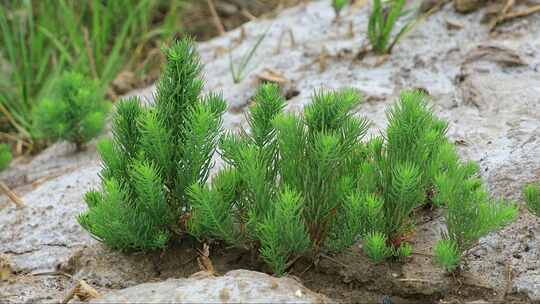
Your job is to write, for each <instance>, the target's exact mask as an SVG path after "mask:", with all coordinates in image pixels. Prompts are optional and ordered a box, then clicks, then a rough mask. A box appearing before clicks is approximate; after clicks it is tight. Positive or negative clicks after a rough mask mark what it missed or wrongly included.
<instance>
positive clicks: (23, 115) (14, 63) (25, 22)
mask: <svg viewBox="0 0 540 304" xmlns="http://www.w3.org/2000/svg"><path fill="white" fill-rule="evenodd" d="M44 2H45V1H43V2H41V3H36V5H33V4H32V2H31V1H4V3H3V4H2V9H1V10H0V30H1V32H0V45H1V46H2V47H1V48H0V68H1V71H2V72H1V73H0V131H2V132H16V133H18V136H17V140H20V141H22V142H23V143H24V144H25V147H27V148H31V139H32V137H33V136H32V133H33V129H32V125H33V123H32V119H31V117H32V115H31V113H32V109H33V107H34V104H35V103H36V98H37V97H39V96H42V94H43V92H46V89H47V86H48V84H49V83H50V80H51V79H54V78H55V76H57V75H58V73H59V71H60V70H61V69H62V68H63V67H64V66H65V65H66V60H65V58H63V56H60V55H59V54H57V53H56V52H55V51H54V47H53V44H52V42H51V41H50V40H49V39H48V38H47V37H46V36H45V35H43V34H42V33H41V31H40V30H39V28H40V26H51V27H52V26H53V25H54V24H55V23H56V20H55V17H54V15H53V12H54V10H55V8H54V5H46V4H45V3H44Z"/></svg>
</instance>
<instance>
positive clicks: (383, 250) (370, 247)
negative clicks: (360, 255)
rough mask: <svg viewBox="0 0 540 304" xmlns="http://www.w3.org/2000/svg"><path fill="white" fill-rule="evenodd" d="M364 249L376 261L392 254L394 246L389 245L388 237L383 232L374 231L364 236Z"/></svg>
mask: <svg viewBox="0 0 540 304" xmlns="http://www.w3.org/2000/svg"><path fill="white" fill-rule="evenodd" d="M363 248H364V251H365V252H366V254H367V256H368V257H369V258H370V259H371V260H372V261H374V262H375V263H379V262H382V261H383V260H384V259H386V258H388V257H389V256H391V255H392V248H390V247H388V244H387V237H386V235H384V234H383V233H381V232H372V233H369V234H367V235H366V236H365V238H364V246H363Z"/></svg>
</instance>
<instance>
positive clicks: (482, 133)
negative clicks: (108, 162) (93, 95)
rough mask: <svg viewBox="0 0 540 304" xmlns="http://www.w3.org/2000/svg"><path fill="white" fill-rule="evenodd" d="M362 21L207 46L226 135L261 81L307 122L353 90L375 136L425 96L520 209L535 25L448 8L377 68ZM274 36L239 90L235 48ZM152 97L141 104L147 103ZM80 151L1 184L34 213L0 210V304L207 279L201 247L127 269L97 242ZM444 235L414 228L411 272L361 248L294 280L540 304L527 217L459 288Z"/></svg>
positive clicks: (324, 17)
mask: <svg viewBox="0 0 540 304" xmlns="http://www.w3.org/2000/svg"><path fill="white" fill-rule="evenodd" d="M368 11H369V8H368V5H366V6H364V7H360V8H358V9H357V10H354V11H352V10H349V11H347V12H345V14H344V16H343V18H342V20H341V22H340V23H339V24H337V23H335V22H334V15H333V12H332V10H331V8H330V6H329V3H328V1H321V2H314V3H312V4H309V5H307V6H298V7H295V8H292V9H289V10H287V11H285V12H283V13H282V14H280V15H279V16H278V17H277V18H276V19H275V20H260V21H255V22H252V23H249V24H247V25H245V26H244V30H240V29H239V30H235V31H232V32H230V33H228V34H227V35H225V36H223V37H220V38H217V39H213V40H211V41H209V42H206V43H202V44H201V45H200V52H201V55H202V57H203V61H204V62H205V63H206V67H205V76H206V84H207V89H211V90H217V91H221V92H223V95H224V96H225V98H226V99H227V100H228V102H229V110H228V112H227V113H226V115H225V118H224V123H225V126H226V127H227V128H229V129H235V128H238V127H240V126H242V125H245V111H246V107H247V106H248V104H249V102H250V98H251V96H253V94H254V92H255V90H256V87H257V84H258V83H259V82H260V80H259V77H258V76H257V75H262V74H264V73H265V72H266V73H268V72H269V71H270V72H273V73H278V74H280V75H281V77H282V78H284V79H286V80H287V82H286V83H285V84H284V93H286V95H287V96H288V107H287V108H288V110H290V111H301V110H302V108H303V106H304V105H305V104H307V103H309V101H310V96H311V94H312V93H313V91H314V90H315V89H318V88H321V87H322V88H329V89H335V88H341V87H345V86H350V87H354V88H357V89H359V90H360V91H361V92H362V93H363V95H364V98H365V102H364V103H363V104H362V105H361V106H359V107H358V109H357V113H358V115H363V116H366V117H368V118H369V119H370V120H371V121H372V122H373V124H374V128H373V130H374V132H378V131H377V130H380V129H383V128H384V122H385V120H386V119H385V114H384V113H385V109H387V107H388V106H389V105H391V104H392V102H393V101H394V100H395V98H396V96H397V95H398V93H399V91H400V90H401V89H405V88H422V89H425V90H427V91H428V92H429V93H430V95H431V96H432V99H433V106H434V109H435V111H436V112H437V114H438V115H440V116H442V117H444V118H446V119H448V121H449V123H450V132H449V135H450V137H451V139H452V140H455V142H456V144H458V145H459V150H460V153H461V154H462V156H463V157H464V158H465V159H470V160H475V161H477V162H479V164H480V166H481V169H482V175H483V177H484V178H485V180H486V182H487V184H488V185H489V189H490V191H491V192H492V194H493V195H502V196H504V197H506V198H507V199H513V200H516V201H518V202H519V203H521V198H520V197H521V195H520V192H521V188H522V186H523V185H524V184H526V183H529V182H532V181H536V180H538V179H540V177H539V173H540V73H539V69H540V16H539V15H536V16H534V15H533V16H530V17H528V18H523V19H518V20H517V21H514V22H511V23H507V24H505V25H503V26H501V27H499V28H498V29H497V30H496V31H495V32H493V33H489V31H488V29H487V28H486V27H485V26H484V25H481V24H480V23H479V20H480V19H481V13H473V14H470V15H459V14H456V13H454V11H453V8H452V7H450V6H449V5H447V6H445V7H443V8H442V10H441V11H439V12H437V13H436V14H435V15H433V16H431V17H429V18H428V19H427V20H426V21H424V22H423V23H422V24H421V25H420V26H418V27H417V28H416V29H415V30H414V31H413V32H411V33H410V34H409V35H408V36H407V37H405V38H404V39H403V40H402V42H401V43H400V44H399V45H398V46H397V47H396V48H395V49H394V52H393V54H392V56H391V57H390V58H388V60H386V61H384V62H382V63H381V58H379V57H375V56H373V55H369V54H368V55H367V56H365V57H364V58H363V59H362V60H359V59H357V58H356V57H357V56H356V54H357V53H358V52H359V51H360V49H361V48H362V46H363V45H364V43H365V42H366V41H365V40H366V24H367V13H368ZM268 28H269V32H268V36H267V38H266V39H265V40H264V41H263V43H262V45H261V47H260V48H259V50H258V52H257V54H256V55H255V57H254V60H253V61H254V63H256V64H254V68H253V69H252V70H251V72H250V74H249V75H248V76H247V77H246V78H245V79H244V80H243V81H242V82H240V83H239V84H234V83H233V81H232V79H231V75H230V71H229V55H228V53H227V49H228V48H229V47H231V46H232V47H233V58H239V57H240V56H241V54H243V53H244V52H245V51H246V50H247V49H248V48H249V47H250V46H251V45H253V43H255V40H256V39H257V36H258V35H260V34H261V33H263V32H264V31H265V30H266V29H268ZM289 32H292V36H293V37H294V39H293V40H294V41H293V42H294V43H291V42H292V41H291V39H290V35H289ZM280 41H281V42H280ZM280 45H281V47H280ZM379 63H380V64H379ZM152 90H153V88H148V89H146V90H141V91H139V92H135V93H134V94H139V95H142V96H146V97H147V98H148V101H151V95H152V94H151V92H152ZM105 136H106V135H105ZM72 151H73V150H72V147H70V146H68V145H67V144H57V145H55V146H52V147H50V148H49V149H47V150H46V151H44V152H43V153H42V154H40V155H38V156H37V157H35V158H34V159H30V160H26V162H25V161H23V160H19V161H18V163H16V164H15V165H13V166H12V167H11V168H10V169H9V170H7V171H5V172H2V173H1V174H0V179H2V180H3V181H5V182H6V183H7V184H8V185H9V186H10V187H11V188H13V189H15V190H16V191H17V192H18V193H20V194H21V196H22V198H23V200H24V201H25V203H26V204H27V208H24V209H15V208H14V206H13V205H12V204H10V203H9V202H8V201H7V199H5V198H0V252H1V253H3V254H4V257H7V258H9V260H10V265H11V268H12V270H13V271H14V272H15V274H12V275H10V278H9V280H8V281H3V282H0V301H2V302H4V301H8V302H23V301H40V302H41V301H50V302H57V301H59V300H61V299H62V298H63V297H64V296H65V294H66V293H67V291H68V289H70V288H71V287H72V286H73V284H74V281H73V280H71V279H69V278H67V277H64V276H58V275H51V274H50V272H51V271H57V270H61V271H63V272H66V273H69V274H71V275H73V276H74V278H77V279H84V280H86V281H87V282H88V283H90V284H92V285H93V286H94V287H95V288H96V289H98V290H99V291H102V292H103V291H107V290H108V289H118V288H125V287H128V286H133V285H136V284H140V283H145V282H150V281H161V280H165V279H167V278H181V277H187V276H189V275H191V274H192V273H194V272H197V271H198V270H199V269H198V266H197V263H196V261H195V258H194V257H195V256H196V252H195V249H194V248H195V244H190V243H189V242H186V243H184V244H181V245H178V246H174V247H173V248H171V249H170V250H168V251H167V252H165V253H163V254H159V253H156V254H149V255H141V254H130V255H126V254H120V253H116V252H111V251H110V250H108V249H107V248H104V247H103V246H101V245H100V244H99V243H97V242H96V241H94V240H93V239H91V238H90V236H89V235H88V234H87V233H86V232H85V231H84V230H82V229H81V228H80V227H79V225H78V224H77V222H76V215H77V214H79V213H80V212H82V211H83V210H84V209H85V205H84V202H83V200H82V195H83V193H84V192H85V191H87V190H89V189H91V188H93V187H97V186H98V185H99V179H98V176H97V173H98V172H99V169H100V164H99V158H98V156H97V155H96V153H95V147H94V145H93V144H92V145H90V147H89V149H88V150H87V151H85V152H83V153H78V154H76V153H74V152H72ZM217 164H218V166H219V160H218V162H217ZM442 227H444V225H443V223H442V218H441V217H440V214H438V213H437V212H427V211H426V212H423V213H420V214H418V219H417V230H416V234H415V235H414V236H413V238H412V242H413V245H414V251H415V253H416V254H414V255H413V257H412V258H411V259H410V260H409V261H407V262H406V263H389V264H382V265H372V264H371V263H369V262H368V261H367V259H366V258H365V257H364V256H363V255H362V253H361V251H360V249H359V248H358V246H354V247H353V248H351V250H350V251H347V252H345V253H343V254H341V255H338V256H334V257H323V258H321V259H320V260H319V261H318V263H317V265H315V266H312V265H311V263H310V262H309V261H302V260H301V261H298V263H296V264H295V267H294V268H293V270H292V272H291V274H292V275H294V276H297V277H299V278H300V280H301V281H302V282H303V283H304V285H305V286H307V287H308V288H310V289H312V290H314V291H316V292H320V293H323V294H325V295H327V296H329V297H330V298H333V299H335V300H341V301H346V302H357V303H378V302H380V301H381V298H382V296H383V295H389V296H391V298H392V300H393V301H394V302H395V303H434V302H437V301H439V300H441V299H442V300H444V301H445V302H446V303H458V302H453V301H458V300H463V301H465V300H467V301H473V300H479V301H482V300H483V301H488V302H497V301H499V302H500V303H510V302H513V301H514V302H516V303H528V302H539V303H540V220H539V219H537V218H534V217H533V216H531V215H530V214H529V213H528V212H527V211H525V210H523V211H522V212H521V214H520V217H519V219H518V220H517V221H516V222H515V223H513V224H512V225H510V226H508V227H507V228H506V229H504V230H502V231H500V232H497V233H493V234H490V235H489V236H487V237H485V238H483V239H482V240H481V241H480V242H479V244H478V245H477V246H476V247H474V248H473V249H471V250H470V251H469V252H468V254H467V256H466V261H465V262H464V267H463V272H462V274H461V275H460V276H459V277H455V278H454V277H448V276H446V275H445V274H444V272H443V271H441V270H440V269H438V268H436V267H434V266H433V265H432V263H431V260H430V257H429V256H428V255H426V254H429V253H430V252H431V246H432V245H433V244H434V243H435V241H436V240H437V239H438V238H439V234H440V231H441V229H442ZM211 258H212V259H213V261H214V263H215V264H216V268H217V270H218V271H219V272H220V273H225V272H226V271H228V270H232V269H238V268H245V269H254V270H263V271H264V270H265V269H264V267H262V266H261V265H260V264H259V263H258V262H256V261H252V260H251V259H250V257H249V256H248V255H246V253H244V252H237V251H230V250H229V251H224V250H223V249H222V248H213V249H212V251H211ZM306 269H307V270H306ZM1 271H2V269H0V273H1Z"/></svg>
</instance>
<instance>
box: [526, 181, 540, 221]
mask: <svg viewBox="0 0 540 304" xmlns="http://www.w3.org/2000/svg"><path fill="white" fill-rule="evenodd" d="M523 193H524V195H525V202H526V203H527V207H528V208H529V211H531V213H533V214H535V215H536V216H540V189H539V187H538V185H527V186H526V187H525V189H524V190H523Z"/></svg>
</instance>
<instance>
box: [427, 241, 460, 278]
mask: <svg viewBox="0 0 540 304" xmlns="http://www.w3.org/2000/svg"><path fill="white" fill-rule="evenodd" d="M433 254H434V259H435V262H436V263H437V264H439V265H440V266H441V267H444V269H446V271H448V272H453V271H454V270H455V269H456V267H457V266H458V264H459V260H460V259H461V252H460V251H459V248H458V245H457V244H456V242H454V241H452V240H449V239H445V240H440V241H438V242H437V244H435V247H434V248H433Z"/></svg>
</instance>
